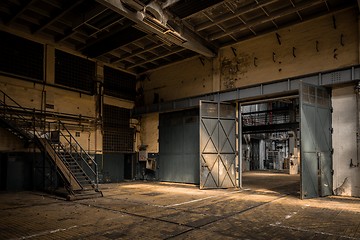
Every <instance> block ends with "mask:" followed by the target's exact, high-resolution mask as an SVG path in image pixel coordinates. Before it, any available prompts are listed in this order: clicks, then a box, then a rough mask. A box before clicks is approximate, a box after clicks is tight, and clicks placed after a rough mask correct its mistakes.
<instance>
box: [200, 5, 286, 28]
mask: <svg viewBox="0 0 360 240" xmlns="http://www.w3.org/2000/svg"><path fill="white" fill-rule="evenodd" d="M279 1H280V0H271V1H264V2H261V3H259V4H257V3H256V2H254V3H253V4H251V5H248V6H246V7H243V8H239V9H238V10H237V11H236V12H232V13H230V14H227V15H223V16H221V17H219V18H216V19H213V20H214V21H213V22H211V23H203V24H199V25H198V26H196V27H195V29H196V31H202V30H204V29H207V28H210V27H213V26H215V25H216V24H220V23H223V22H226V21H229V20H231V19H234V18H237V17H238V16H240V15H243V14H245V13H249V12H252V11H254V10H257V9H259V8H263V7H266V6H268V5H270V4H273V3H275V2H279Z"/></svg>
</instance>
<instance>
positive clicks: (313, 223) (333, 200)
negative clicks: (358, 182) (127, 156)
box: [0, 172, 360, 239]
mask: <svg viewBox="0 0 360 240" xmlns="http://www.w3.org/2000/svg"><path fill="white" fill-rule="evenodd" d="M101 187H102V190H103V193H104V197H102V198H97V199H84V200H78V201H74V202H68V201H64V200H62V199H57V198H55V197H53V196H49V195H45V194H42V193H36V192H19V193H1V194H0V214H1V217H0V239H360V199H355V198H339V197H326V198H318V199H311V200H300V199H299V194H298V191H299V176H290V175H286V174H279V173H269V172H254V173H245V174H244V189H242V190H235V189H226V190H225V189H219V190H199V189H198V187H197V186H194V185H187V184H171V183H159V182H124V183H121V184H106V185H102V186H101Z"/></svg>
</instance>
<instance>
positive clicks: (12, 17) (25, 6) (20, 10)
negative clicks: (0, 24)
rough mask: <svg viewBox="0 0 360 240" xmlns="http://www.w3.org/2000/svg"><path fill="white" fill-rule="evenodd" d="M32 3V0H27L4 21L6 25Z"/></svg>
mask: <svg viewBox="0 0 360 240" xmlns="http://www.w3.org/2000/svg"><path fill="white" fill-rule="evenodd" d="M31 3H32V0H27V1H26V2H25V3H24V4H23V5H22V6H20V7H19V9H18V10H17V11H16V13H15V14H14V15H12V16H11V17H10V18H9V20H8V21H7V22H6V23H5V24H6V25H10V24H11V23H12V22H13V21H14V20H15V19H16V18H17V17H18V16H20V15H21V14H22V13H23V12H25V10H26V9H27V8H28V7H29V5H30V4H31Z"/></svg>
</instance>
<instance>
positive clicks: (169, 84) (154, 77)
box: [142, 57, 213, 104]
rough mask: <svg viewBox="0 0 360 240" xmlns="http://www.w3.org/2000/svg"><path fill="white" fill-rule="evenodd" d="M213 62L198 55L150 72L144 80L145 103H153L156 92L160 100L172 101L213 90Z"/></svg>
mask: <svg viewBox="0 0 360 240" xmlns="http://www.w3.org/2000/svg"><path fill="white" fill-rule="evenodd" d="M212 64H213V63H212V60H209V59H206V58H199V57H197V58H192V59H190V60H187V61H184V62H181V63H179V64H175V65H172V66H169V67H166V68H163V69H160V70H158V71H155V72H152V73H150V74H149V75H148V76H147V78H146V79H145V80H144V81H143V82H142V85H143V88H144V90H145V92H144V95H145V104H151V103H153V101H154V94H155V93H158V94H159V100H161V101H170V100H174V99H178V98H184V97H189V96H194V95H201V94H204V93H208V92H212V91H213V86H212V78H213V73H212V68H213V66H212Z"/></svg>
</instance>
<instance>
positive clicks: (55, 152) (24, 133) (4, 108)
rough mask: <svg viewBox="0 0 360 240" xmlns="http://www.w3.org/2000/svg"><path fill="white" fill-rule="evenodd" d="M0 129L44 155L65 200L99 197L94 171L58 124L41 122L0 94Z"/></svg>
mask: <svg viewBox="0 0 360 240" xmlns="http://www.w3.org/2000/svg"><path fill="white" fill-rule="evenodd" d="M0 96H1V99H0V126H2V127H3V128H5V129H7V130H8V131H9V132H11V133H13V134H14V135H15V136H17V137H18V138H19V139H21V140H22V141H23V142H24V144H25V146H29V144H31V143H33V144H35V145H36V146H37V147H38V148H39V149H40V150H41V151H42V152H44V153H45V154H46V156H47V159H49V160H50V161H51V162H52V163H53V164H54V165H55V166H56V170H57V172H58V173H59V175H60V176H61V178H62V180H63V182H64V186H65V189H66V190H67V198H68V200H76V199H82V198H92V197H100V196H102V193H101V191H99V188H98V167H97V164H96V162H95V161H94V159H93V157H91V156H90V155H89V154H88V152H86V151H85V150H84V149H83V148H82V147H81V145H80V144H79V143H78V142H77V140H76V139H75V138H74V137H73V136H72V134H71V133H70V132H69V130H68V129H67V128H66V127H65V125H64V124H63V123H62V122H61V121H56V122H45V120H44V119H37V118H36V116H35V114H34V112H33V111H32V110H31V109H26V108H23V107H22V106H20V105H19V104H18V103H17V102H15V101H14V100H13V99H12V98H11V97H9V96H8V95H7V94H5V93H4V92H3V91H1V90H0Z"/></svg>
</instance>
